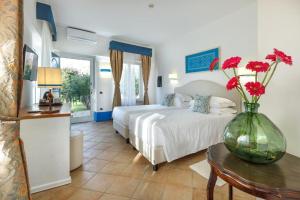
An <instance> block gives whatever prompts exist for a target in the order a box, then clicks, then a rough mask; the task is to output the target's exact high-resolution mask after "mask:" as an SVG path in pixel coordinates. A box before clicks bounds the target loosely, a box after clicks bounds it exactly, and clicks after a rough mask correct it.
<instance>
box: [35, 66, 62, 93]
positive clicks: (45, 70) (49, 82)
mask: <svg viewBox="0 0 300 200" xmlns="http://www.w3.org/2000/svg"><path fill="white" fill-rule="evenodd" d="M37 82H38V87H46V88H60V87H61V86H62V76H61V69H60V68H54V67H39V68H38V78H37Z"/></svg>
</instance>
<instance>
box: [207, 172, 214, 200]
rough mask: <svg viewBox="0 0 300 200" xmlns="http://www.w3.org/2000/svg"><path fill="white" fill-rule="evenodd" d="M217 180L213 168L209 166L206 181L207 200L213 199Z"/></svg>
mask: <svg viewBox="0 0 300 200" xmlns="http://www.w3.org/2000/svg"><path fill="white" fill-rule="evenodd" d="M216 181H217V174H216V173H215V171H214V169H213V168H212V167H211V170H210V176H209V180H208V183H207V189H206V193H207V200H213V199H214V189H215V185H216Z"/></svg>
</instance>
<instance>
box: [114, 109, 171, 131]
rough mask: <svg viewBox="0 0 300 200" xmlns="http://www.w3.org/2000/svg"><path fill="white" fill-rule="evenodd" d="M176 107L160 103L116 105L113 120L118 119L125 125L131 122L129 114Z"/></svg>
mask: <svg viewBox="0 0 300 200" xmlns="http://www.w3.org/2000/svg"><path fill="white" fill-rule="evenodd" d="M175 108H176V107H174V106H172V107H168V106H162V105H160V104H152V105H138V106H119V107H115V108H114V110H113V113H112V118H113V120H117V121H118V123H121V124H122V125H124V126H128V124H129V115H131V114H134V113H143V112H147V111H156V110H164V109H175Z"/></svg>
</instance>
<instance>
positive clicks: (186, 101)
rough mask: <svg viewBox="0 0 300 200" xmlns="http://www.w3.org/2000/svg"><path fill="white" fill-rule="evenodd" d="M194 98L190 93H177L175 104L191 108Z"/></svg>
mask: <svg viewBox="0 0 300 200" xmlns="http://www.w3.org/2000/svg"><path fill="white" fill-rule="evenodd" d="M192 99H193V98H192V97H191V96H189V95H185V94H180V93H176V94H175V98H174V105H175V106H176V107H179V108H189V107H190V102H191V100H192Z"/></svg>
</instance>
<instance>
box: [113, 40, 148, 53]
mask: <svg viewBox="0 0 300 200" xmlns="http://www.w3.org/2000/svg"><path fill="white" fill-rule="evenodd" d="M109 49H115V50H119V51H123V52H128V53H135V54H141V55H145V56H152V49H150V48H146V47H141V46H136V45H132V44H126V43H123V42H117V41H114V40H112V41H110V43H109Z"/></svg>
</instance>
